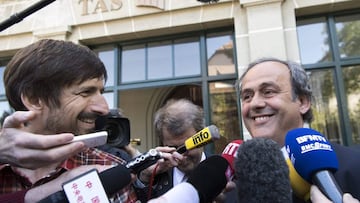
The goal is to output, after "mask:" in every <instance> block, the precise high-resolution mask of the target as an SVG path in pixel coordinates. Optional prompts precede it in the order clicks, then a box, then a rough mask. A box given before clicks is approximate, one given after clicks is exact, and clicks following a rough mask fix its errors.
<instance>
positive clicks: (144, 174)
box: [138, 147, 184, 183]
mask: <svg viewBox="0 0 360 203" xmlns="http://www.w3.org/2000/svg"><path fill="white" fill-rule="evenodd" d="M155 149H156V150H157V151H159V152H161V156H162V159H159V160H158V161H157V163H156V164H154V165H152V166H149V167H148V168H146V169H144V170H143V171H141V173H140V176H139V177H138V178H139V179H140V181H141V182H143V183H148V182H149V181H150V177H151V175H152V173H153V171H154V169H155V167H157V168H156V174H160V173H163V172H165V171H167V170H169V169H170V168H172V167H176V166H177V165H178V164H179V161H181V160H182V159H183V158H184V157H183V156H182V155H181V154H179V153H178V152H176V148H174V147H156V148H155ZM156 165H157V166H156Z"/></svg>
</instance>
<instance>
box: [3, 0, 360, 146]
mask: <svg viewBox="0 0 360 203" xmlns="http://www.w3.org/2000/svg"><path fill="white" fill-rule="evenodd" d="M38 2H40V1H37V0H36V1H34V0H0V19H1V20H4V21H5V20H6V19H8V18H10V16H12V15H14V14H15V13H19V12H21V11H23V10H24V9H27V8H29V7H30V6H33V5H36V4H37V3H38ZM4 21H3V22H4ZM0 25H1V24H0ZM0 27H1V26H0ZM43 38H52V39H61V40H68V41H73V42H75V43H79V44H83V45H86V46H88V47H90V48H91V49H93V50H94V51H95V52H96V53H98V55H99V57H100V58H101V59H102V60H103V61H104V63H105V65H106V68H107V71H108V74H109V79H108V81H107V83H106V92H105V96H106V99H107V101H108V102H109V105H110V108H121V109H122V110H123V113H124V115H125V116H126V117H127V118H129V120H130V126H131V130H130V132H131V139H132V140H134V141H137V142H136V143H137V144H138V146H137V147H138V148H139V149H140V150H141V151H146V150H148V149H150V148H152V147H154V146H156V145H158V144H159V141H158V138H157V137H156V136H155V135H154V129H153V126H152V122H153V116H154V113H155V111H156V110H157V109H158V108H159V107H161V106H162V105H163V104H164V103H165V102H166V101H167V100H168V99H170V98H184V97H185V98H189V99H191V100H192V101H193V102H194V103H196V104H198V105H200V106H202V107H203V108H204V112H205V118H206V123H207V124H208V125H210V124H215V125H216V126H217V127H218V128H219V129H220V132H221V135H222V136H221V139H220V140H219V141H216V142H215V143H214V144H213V145H209V146H207V150H209V151H211V152H221V151H222V149H223V148H224V146H225V145H226V143H228V142H229V141H231V140H233V139H239V138H241V139H247V138H248V137H249V135H248V133H247V130H246V129H245V127H244V126H243V125H242V122H241V113H240V112H241V108H240V102H241V101H240V100H239V99H238V93H239V92H238V89H237V87H236V85H235V84H236V80H237V79H238V78H239V76H240V75H241V73H242V72H243V71H244V69H245V68H246V67H247V64H248V63H250V62H251V61H253V60H255V59H257V58H260V57H270V56H271V57H277V58H280V59H285V60H294V61H297V62H300V63H302V64H303V65H304V67H305V68H306V69H307V71H308V73H309V75H310V76H311V81H312V85H313V89H314V95H315V98H314V99H315V100H314V114H315V120H314V122H313V123H312V124H311V127H313V128H315V129H317V130H319V131H320V132H321V133H323V134H324V135H326V136H327V137H328V138H329V139H330V140H332V141H335V142H338V143H341V144H344V145H352V144H359V143H360V122H359V120H360V1H359V0H336V1H334V0H220V1H218V2H216V3H215V2H213V3H201V2H199V1H196V0H92V1H88V0H57V1H52V2H51V3H49V4H48V5H46V6H44V7H43V8H41V9H40V10H38V11H36V12H34V13H33V14H31V15H29V16H27V17H26V18H24V19H23V20H22V21H20V22H18V23H15V24H14V25H11V26H10V27H7V28H5V29H4V30H2V31H1V32H0V67H1V68H0V71H1V72H0V73H1V75H2V73H3V70H4V67H5V66H6V63H7V61H9V60H10V58H11V56H12V55H14V53H15V52H16V51H17V50H18V49H20V48H22V47H24V46H26V45H28V44H30V43H32V42H34V41H37V40H39V39H43ZM1 79H2V78H1ZM0 100H1V101H0V111H2V112H4V111H10V108H9V106H8V104H7V102H6V97H5V95H4V87H3V85H2V86H1V88H0Z"/></svg>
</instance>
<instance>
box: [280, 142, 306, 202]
mask: <svg viewBox="0 0 360 203" xmlns="http://www.w3.org/2000/svg"><path fill="white" fill-rule="evenodd" d="M281 152H282V153H283V156H284V158H285V160H286V164H287V165H288V167H289V176H290V184H291V188H292V190H293V193H294V195H295V196H296V197H298V198H300V199H302V200H304V201H305V202H308V201H309V200H310V187H311V185H310V183H308V182H307V181H306V180H304V179H303V178H302V177H301V176H300V175H299V174H298V172H297V171H296V170H295V168H294V166H293V164H292V163H291V160H290V158H289V154H288V153H287V151H286V149H285V147H283V148H281Z"/></svg>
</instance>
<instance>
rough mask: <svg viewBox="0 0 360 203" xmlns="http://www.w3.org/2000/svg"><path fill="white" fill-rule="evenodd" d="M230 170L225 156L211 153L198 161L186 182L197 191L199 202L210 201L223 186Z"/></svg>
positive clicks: (205, 202)
mask: <svg viewBox="0 0 360 203" xmlns="http://www.w3.org/2000/svg"><path fill="white" fill-rule="evenodd" d="M230 170H231V166H230V165H229V163H228V161H227V160H226V159H225V158H223V157H221V156H219V155H213V156H210V157H209V158H207V159H205V160H204V161H202V162H200V163H199V165H198V166H197V167H196V168H195V169H194V170H193V171H192V172H191V173H190V175H189V178H188V180H187V182H188V183H190V184H191V185H193V186H194V187H195V188H196V190H197V191H198V194H199V199H200V203H207V202H212V200H214V199H215V197H217V196H218V195H219V194H220V193H221V192H222V190H223V189H224V188H225V186H226V183H227V182H228V180H229V178H230V177H228V175H229V172H230Z"/></svg>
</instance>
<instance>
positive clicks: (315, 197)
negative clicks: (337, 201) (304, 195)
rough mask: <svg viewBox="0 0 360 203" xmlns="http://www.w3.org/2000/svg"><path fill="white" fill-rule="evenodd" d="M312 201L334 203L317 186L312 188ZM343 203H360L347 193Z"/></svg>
mask: <svg viewBox="0 0 360 203" xmlns="http://www.w3.org/2000/svg"><path fill="white" fill-rule="evenodd" d="M310 199H311V202H313V203H332V201H330V200H329V199H328V198H327V197H326V196H325V195H324V194H323V193H322V192H321V191H320V190H319V188H318V187H316V186H315V185H312V186H311V188H310ZM343 203H359V200H357V199H355V198H354V197H353V196H351V194H349V193H345V194H344V195H343Z"/></svg>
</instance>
